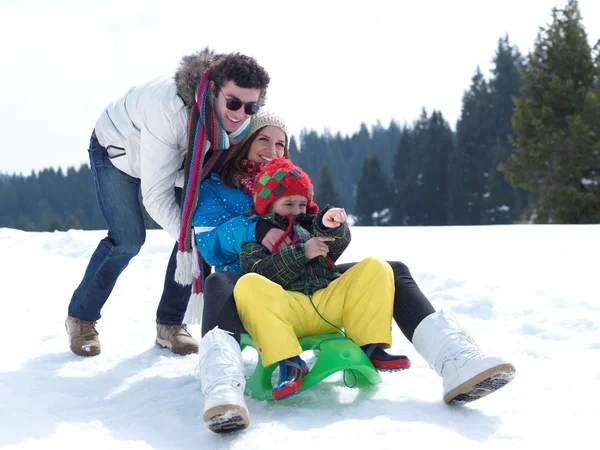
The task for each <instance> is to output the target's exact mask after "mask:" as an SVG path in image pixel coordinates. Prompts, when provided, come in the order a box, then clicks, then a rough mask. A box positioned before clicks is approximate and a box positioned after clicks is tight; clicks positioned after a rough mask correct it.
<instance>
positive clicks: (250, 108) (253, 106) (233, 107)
mask: <svg viewBox="0 0 600 450" xmlns="http://www.w3.org/2000/svg"><path fill="white" fill-rule="evenodd" d="M215 84H216V83H215ZM217 88H218V89H219V91H220V92H221V94H223V97H225V100H226V102H225V106H226V107H227V109H228V110H230V111H237V110H238V109H240V108H241V107H242V106H243V107H244V112H245V113H246V114H248V115H249V116H253V115H254V114H256V113H257V112H258V110H259V109H260V105H259V104H258V103H257V102H249V103H244V102H243V101H241V100H240V99H237V98H235V97H230V98H227V97H226V96H225V93H224V92H223V91H222V90H221V87H220V86H219V85H218V84H217Z"/></svg>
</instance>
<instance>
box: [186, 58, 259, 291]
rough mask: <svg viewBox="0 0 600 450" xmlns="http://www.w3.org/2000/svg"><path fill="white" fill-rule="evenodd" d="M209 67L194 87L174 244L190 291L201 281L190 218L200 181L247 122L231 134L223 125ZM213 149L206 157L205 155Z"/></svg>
mask: <svg viewBox="0 0 600 450" xmlns="http://www.w3.org/2000/svg"><path fill="white" fill-rule="evenodd" d="M210 72H211V69H210V68H208V69H206V70H205V71H204V74H203V75H202V78H201V79H200V83H199V84H198V88H197V89H196V103H195V104H194V106H193V108H192V111H191V113H190V126H189V141H188V151H187V154H186V157H185V182H184V189H183V201H182V202H181V228H180V231H179V242H178V247H177V269H176V270H175V280H176V281H177V282H178V283H180V284H182V285H188V284H192V293H201V292H202V290H203V283H204V277H205V274H204V264H203V263H202V259H201V256H200V253H199V252H198V249H197V248H196V246H195V242H194V233H193V219H194V212H195V211H196V204H197V202H198V191H199V189H200V183H202V181H203V180H204V179H205V178H206V177H207V175H209V174H210V173H212V172H213V171H214V170H216V169H218V167H217V166H215V163H216V162H217V161H219V160H221V161H222V159H221V158H220V157H221V156H223V154H224V153H225V152H226V151H227V150H228V149H229V148H230V146H234V145H235V144H238V143H239V142H240V141H241V140H242V139H243V137H244V134H245V133H246V131H247V130H248V127H249V126H250V120H247V121H246V122H245V123H244V124H243V125H242V126H241V127H240V128H239V129H237V130H236V131H234V132H233V133H231V134H229V135H228V134H227V132H226V131H225V130H224V129H223V127H222V126H221V124H220V123H219V120H218V118H217V116H216V115H215V111H214V104H213V99H212V97H211V95H210V92H209V88H208V86H209V82H210ZM209 149H212V154H211V155H210V157H209V158H208V160H207V161H205V159H206V155H207V153H208V151H209Z"/></svg>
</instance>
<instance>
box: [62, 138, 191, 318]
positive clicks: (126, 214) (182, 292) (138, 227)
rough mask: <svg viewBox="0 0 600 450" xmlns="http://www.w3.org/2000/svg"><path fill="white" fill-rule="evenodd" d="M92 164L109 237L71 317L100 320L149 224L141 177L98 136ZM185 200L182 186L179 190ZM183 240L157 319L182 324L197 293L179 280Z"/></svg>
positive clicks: (167, 277) (89, 269) (94, 259)
mask: <svg viewBox="0 0 600 450" xmlns="http://www.w3.org/2000/svg"><path fill="white" fill-rule="evenodd" d="M89 155H90V167H91V170H92V174H93V176H94V187H95V190H96V199H97V201H98V205H99V206H100V213H101V214H102V217H103V218H104V221H105V222H106V225H107V228H108V235H107V236H106V237H105V238H104V239H102V240H101V241H100V243H99V244H98V247H97V248H96V250H95V251H94V254H93V255H92V258H91V259H90V262H89V264H88V266H87V269H86V271H85V275H84V276H83V280H82V281H81V284H80V285H79V287H78V288H77V289H76V290H75V292H74V293H73V297H72V298H71V302H70V303H69V316H71V317H75V318H77V319H82V320H88V321H96V320H98V319H100V317H101V315H100V311H101V310H102V307H103V306H104V303H106V300H107V299H108V297H109V296H110V293H111V292H112V290H113V288H114V287H115V283H116V282H117V278H119V275H120V274H121V272H123V270H124V269H125V267H127V265H128V264H129V261H131V259H132V258H133V257H134V256H135V255H137V254H138V252H139V251H140V249H141V247H142V245H143V244H144V241H145V240H146V227H145V225H144V216H143V209H142V203H141V195H140V180H139V179H138V178H134V177H132V176H129V175H127V174H126V173H124V172H121V171H120V170H119V169H117V168H116V167H115V166H114V165H113V164H112V163H111V162H110V159H109V157H108V153H107V152H106V149H105V148H104V147H102V146H101V145H100V144H99V143H98V140H97V139H96V137H95V135H92V138H91V139H90V148H89ZM173 195H175V198H176V201H177V203H178V204H180V198H181V189H180V188H175V192H174V193H173ZM176 255H177V243H175V245H174V247H173V251H172V252H171V257H170V259H169V264H168V266H167V273H166V275H165V283H164V288H163V293H162V297H161V299H160V303H159V305H158V309H157V311H156V322H157V323H160V324H164V325H180V324H181V323H182V321H183V316H184V315H185V310H186V308H187V304H188V301H189V298H190V294H191V286H182V285H180V284H179V283H177V282H176V281H175V267H176V264H177V262H176V259H175V258H176Z"/></svg>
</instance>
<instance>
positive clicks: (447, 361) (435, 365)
mask: <svg viewBox="0 0 600 450" xmlns="http://www.w3.org/2000/svg"><path fill="white" fill-rule="evenodd" d="M413 345H414V346H415V349H416V350H417V352H419V354H420V355H421V356H422V357H423V358H424V359H425V361H427V363H429V365H430V366H431V368H432V369H435V371H436V372H437V374H438V375H440V376H441V377H442V378H443V380H444V383H443V386H444V402H446V403H447V404H449V405H460V404H464V403H469V402H472V401H473V400H477V399H479V398H481V397H484V396H486V395H488V394H491V393H492V392H494V391H496V390H498V389H500V388H501V387H502V386H504V385H506V384H507V383H509V382H510V381H511V380H512V379H513V378H514V376H515V367H514V366H513V365H512V364H510V363H509V362H507V361H505V360H504V359H502V358H499V357H496V356H487V355H485V354H483V353H482V351H481V350H480V349H479V347H478V346H477V344H476V343H475V341H474V340H473V338H472V337H471V336H470V335H469V333H467V331H466V330H465V329H464V328H462V327H461V326H460V325H459V324H458V322H457V320H456V318H455V317H454V316H453V315H451V314H447V313H445V312H443V311H438V312H435V313H433V314H430V315H429V316H427V317H426V318H425V319H423V320H422V321H421V323H420V324H419V325H418V326H417V328H416V330H415V332H414V335H413Z"/></svg>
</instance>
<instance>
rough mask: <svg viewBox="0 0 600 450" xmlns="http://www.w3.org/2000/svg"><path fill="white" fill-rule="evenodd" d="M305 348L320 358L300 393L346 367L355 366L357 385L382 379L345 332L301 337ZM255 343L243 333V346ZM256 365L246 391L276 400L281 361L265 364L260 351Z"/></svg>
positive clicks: (259, 397)
mask: <svg viewBox="0 0 600 450" xmlns="http://www.w3.org/2000/svg"><path fill="white" fill-rule="evenodd" d="M298 340H299V342H300V346H301V347H302V350H303V351H312V352H314V354H315V356H317V361H316V362H315V364H314V366H313V367H312V368H311V369H310V371H309V372H308V374H306V375H305V376H304V378H303V380H302V387H301V388H300V390H299V391H298V392H299V393H300V392H302V391H305V390H306V389H308V388H310V387H312V386H314V385H316V384H318V383H320V382H321V381H323V380H324V379H325V378H327V377H329V376H330V375H333V374H334V373H336V372H339V371H342V370H352V371H353V374H354V375H355V376H356V377H357V385H360V384H361V383H362V384H365V383H368V384H371V385H376V384H379V383H381V381H382V380H381V375H380V374H379V372H378V371H377V369H375V367H373V364H372V363H371V361H370V360H369V358H368V357H367V355H366V354H365V352H364V351H363V350H362V349H361V348H360V347H359V346H358V345H356V344H355V343H354V342H352V341H351V340H350V339H348V338H346V337H345V336H344V335H343V334H342V333H332V334H320V335H316V336H306V337H303V338H299V339H298ZM246 347H252V348H254V349H256V347H255V346H254V342H253V341H252V337H251V336H250V335H249V334H242V335H241V348H242V350H244V348H246ZM257 353H258V362H257V364H256V369H255V370H254V372H253V373H252V375H250V377H248V379H247V380H246V390H245V394H246V395H248V396H250V397H252V398H255V399H257V400H273V396H272V394H271V391H272V390H273V384H272V383H271V376H272V374H273V372H274V371H275V369H276V368H277V364H276V363H275V364H272V365H270V366H268V367H263V364H262V359H261V355H260V352H257Z"/></svg>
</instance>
